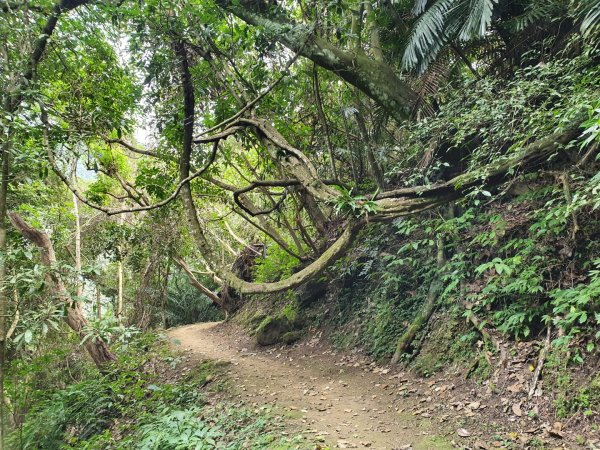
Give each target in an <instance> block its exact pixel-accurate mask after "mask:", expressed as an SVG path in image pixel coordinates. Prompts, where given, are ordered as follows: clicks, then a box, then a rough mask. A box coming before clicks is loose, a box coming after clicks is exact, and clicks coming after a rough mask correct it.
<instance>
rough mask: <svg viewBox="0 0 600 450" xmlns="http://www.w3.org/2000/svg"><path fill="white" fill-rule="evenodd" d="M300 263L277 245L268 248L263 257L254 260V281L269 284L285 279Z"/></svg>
mask: <svg viewBox="0 0 600 450" xmlns="http://www.w3.org/2000/svg"><path fill="white" fill-rule="evenodd" d="M299 264H300V261H298V259H297V258H295V257H293V256H291V255H290V254H289V253H287V252H286V251H285V250H283V249H282V248H281V247H279V246H278V245H273V246H269V247H268V248H267V251H266V255H265V256H261V257H258V258H256V265H255V266H254V279H255V280H256V281H257V282H265V283H267V282H271V281H277V280H281V279H283V278H287V277H289V276H290V275H292V274H293V273H294V271H295V270H296V268H297V267H298V265H299Z"/></svg>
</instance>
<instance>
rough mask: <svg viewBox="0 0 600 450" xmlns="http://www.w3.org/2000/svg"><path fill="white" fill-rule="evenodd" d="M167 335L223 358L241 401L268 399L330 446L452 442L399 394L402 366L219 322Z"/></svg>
mask: <svg viewBox="0 0 600 450" xmlns="http://www.w3.org/2000/svg"><path fill="white" fill-rule="evenodd" d="M169 336H170V338H171V340H172V341H173V342H174V343H176V344H179V345H178V347H179V348H180V349H181V350H184V351H187V352H189V354H190V356H191V357H192V358H195V359H197V360H202V359H213V360H224V361H228V362H231V366H229V367H230V372H229V375H230V376H231V378H232V379H233V380H234V382H235V383H236V384H237V395H238V396H239V397H240V398H241V399H242V400H243V401H244V402H245V403H247V404H249V405H259V406H260V405H265V404H270V405H274V406H275V407H276V408H278V410H279V411H281V412H282V414H283V415H284V416H286V417H288V418H289V423H290V424H291V427H292V428H293V429H295V431H302V432H304V433H313V434H314V436H315V437H318V438H319V439H322V440H323V442H324V444H326V445H328V446H330V447H332V448H334V447H335V448H372V449H414V450H424V449H438V450H443V449H450V448H453V446H451V445H450V444H449V441H448V440H447V439H445V438H444V437H442V436H439V435H436V433H435V431H434V430H433V423H434V422H433V421H432V420H423V419H422V418H421V417H416V416H415V415H413V414H412V412H413V411H414V410H415V408H417V407H418V404H416V403H415V402H416V400H414V398H413V397H414V396H411V397H410V398H406V397H405V394H406V393H407V392H411V391H412V392H413V393H414V392H415V390H414V389H411V386H410V384H409V385H407V383H410V382H409V381H408V380H403V375H402V374H393V373H390V372H387V371H385V370H381V371H379V372H377V369H376V368H375V369H373V368H365V367H360V366H357V367H348V366H349V365H350V364H347V363H346V364H344V363H343V362H342V361H341V359H340V357H339V356H337V355H335V354H333V353H332V352H331V350H329V349H327V347H321V346H320V345H319V343H318V342H317V340H316V339H312V340H309V341H307V342H304V343H301V344H299V345H296V346H293V347H286V348H282V347H277V348H271V349H268V350H264V349H260V348H256V346H255V344H254V343H253V341H252V340H251V339H250V338H248V337H247V336H245V335H244V334H243V333H241V332H240V330H239V329H238V328H236V327H235V326H234V325H231V324H225V323H202V324H195V325H188V326H184V327H180V328H176V329H173V330H171V331H170V332H169ZM350 366H351V365H350Z"/></svg>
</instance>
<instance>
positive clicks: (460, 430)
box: [456, 428, 471, 437]
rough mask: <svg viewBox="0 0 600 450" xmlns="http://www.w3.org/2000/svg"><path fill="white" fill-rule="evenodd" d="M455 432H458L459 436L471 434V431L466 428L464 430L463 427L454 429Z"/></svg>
mask: <svg viewBox="0 0 600 450" xmlns="http://www.w3.org/2000/svg"><path fill="white" fill-rule="evenodd" d="M456 434H458V435H459V436H460V437H469V436H471V433H470V432H469V431H468V430H466V429H465V428H459V429H458V430H456Z"/></svg>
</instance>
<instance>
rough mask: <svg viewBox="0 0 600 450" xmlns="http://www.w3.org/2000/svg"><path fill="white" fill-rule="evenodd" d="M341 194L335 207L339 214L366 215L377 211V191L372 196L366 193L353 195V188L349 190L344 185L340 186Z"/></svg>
mask: <svg viewBox="0 0 600 450" xmlns="http://www.w3.org/2000/svg"><path fill="white" fill-rule="evenodd" d="M339 190H340V192H341V195H340V197H338V198H337V199H336V203H335V204H334V205H333V208H334V210H335V212H336V213H337V214H340V215H344V214H348V215H350V216H352V217H361V216H365V217H367V218H368V216H369V214H372V213H374V212H376V211H377V208H378V206H377V203H376V202H375V201H374V198H375V196H376V195H377V193H375V194H374V195H373V196H372V197H371V198H369V197H367V196H366V195H357V196H353V195H352V190H350V191H348V190H346V189H344V188H342V187H340V188H339Z"/></svg>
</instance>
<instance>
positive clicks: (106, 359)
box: [8, 212, 117, 370]
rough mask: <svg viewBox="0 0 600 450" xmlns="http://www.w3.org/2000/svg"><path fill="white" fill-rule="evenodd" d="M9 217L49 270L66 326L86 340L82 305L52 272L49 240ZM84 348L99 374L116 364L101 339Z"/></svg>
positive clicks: (53, 259) (53, 258)
mask: <svg viewBox="0 0 600 450" xmlns="http://www.w3.org/2000/svg"><path fill="white" fill-rule="evenodd" d="M8 217H9V219H10V221H11V223H12V224H13V226H14V227H15V228H16V229H17V231H18V232H19V233H21V235H22V236H23V237H24V238H25V239H27V240H28V241H30V242H31V243H32V244H34V245H36V246H37V247H38V248H39V250H40V257H41V262H42V265H43V266H45V267H46V268H47V269H48V271H47V273H46V278H47V281H48V285H49V286H50V289H51V292H52V293H53V294H54V295H55V296H56V297H57V298H58V299H60V301H62V302H63V303H64V304H65V307H66V311H67V315H66V317H65V322H66V323H67V325H68V326H69V327H70V328H71V329H72V330H73V331H74V332H75V333H76V334H77V335H78V336H79V338H80V339H83V338H84V337H85V328H86V326H87V325H88V321H87V319H86V318H85V316H84V314H83V309H82V307H81V303H80V302H78V301H73V299H72V298H71V296H70V295H69V292H68V291H67V288H66V287H65V285H64V283H63V281H62V280H61V278H60V277H59V276H58V275H57V274H56V273H54V272H53V266H55V265H56V255H55V253H54V247H53V246H52V242H51V241H50V238H49V237H48V235H47V234H46V233H44V232H42V231H39V230H36V229H35V228H33V227H32V226H31V225H29V224H28V223H27V222H25V221H24V220H23V219H22V218H21V216H19V215H18V214H17V213H15V212H10V213H8ZM84 345H85V348H86V350H87V352H88V353H89V355H90V356H91V358H92V360H93V361H94V363H95V364H96V366H97V367H98V368H99V369H100V370H103V369H104V368H105V367H106V365H107V364H108V363H110V362H114V361H116V360H117V358H116V357H115V355H114V354H113V353H112V352H111V351H110V349H109V348H108V345H107V344H106V342H104V341H103V340H102V339H100V338H97V339H88V340H86V342H85V344H84Z"/></svg>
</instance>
